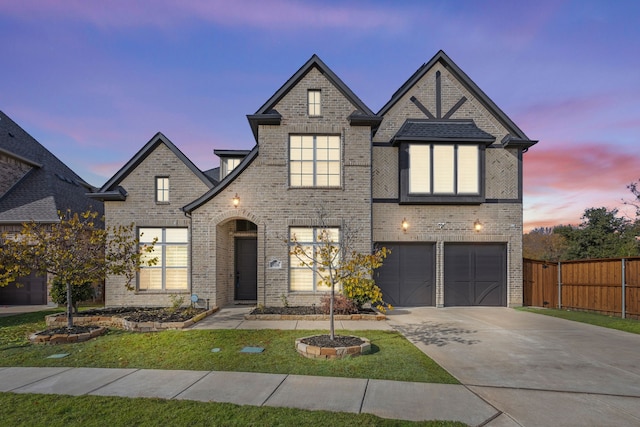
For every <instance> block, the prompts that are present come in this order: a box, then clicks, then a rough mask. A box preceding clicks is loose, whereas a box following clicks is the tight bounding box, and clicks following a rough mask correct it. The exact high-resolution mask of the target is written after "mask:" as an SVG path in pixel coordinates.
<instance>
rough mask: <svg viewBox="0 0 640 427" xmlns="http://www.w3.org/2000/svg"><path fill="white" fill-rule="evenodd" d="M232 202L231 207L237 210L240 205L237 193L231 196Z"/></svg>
mask: <svg viewBox="0 0 640 427" xmlns="http://www.w3.org/2000/svg"><path fill="white" fill-rule="evenodd" d="M231 200H232V202H233V207H234V208H237V207H238V205H239V204H240V196H238V193H236V195H235V196H233V199H231Z"/></svg>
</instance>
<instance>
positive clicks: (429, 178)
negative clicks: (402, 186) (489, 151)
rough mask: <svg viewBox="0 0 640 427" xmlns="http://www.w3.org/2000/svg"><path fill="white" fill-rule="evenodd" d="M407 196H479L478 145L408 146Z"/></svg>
mask: <svg viewBox="0 0 640 427" xmlns="http://www.w3.org/2000/svg"><path fill="white" fill-rule="evenodd" d="M409 194H410V195H422V194H426V195H471V196H476V195H479V194H480V149H479V147H478V145H475V144H471V145H466V144H465V145H462V144H460V145H458V144H409Z"/></svg>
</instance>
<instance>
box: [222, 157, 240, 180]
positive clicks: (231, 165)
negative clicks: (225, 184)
mask: <svg viewBox="0 0 640 427" xmlns="http://www.w3.org/2000/svg"><path fill="white" fill-rule="evenodd" d="M241 161H242V159H241V158H239V157H227V158H223V159H221V160H220V179H221V180H222V179H223V178H224V177H225V176H227V175H229V174H230V173H231V171H232V170H234V169H235V168H236V166H238V165H239V164H240V162H241Z"/></svg>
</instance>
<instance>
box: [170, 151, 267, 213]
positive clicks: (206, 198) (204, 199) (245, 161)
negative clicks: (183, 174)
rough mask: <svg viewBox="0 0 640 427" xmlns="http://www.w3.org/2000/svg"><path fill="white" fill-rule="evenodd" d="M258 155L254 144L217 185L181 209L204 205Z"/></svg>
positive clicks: (189, 209) (190, 209) (188, 209)
mask: <svg viewBox="0 0 640 427" xmlns="http://www.w3.org/2000/svg"><path fill="white" fill-rule="evenodd" d="M256 157H258V146H257V145H256V146H255V147H253V150H251V151H250V152H249V154H247V155H246V156H245V158H244V159H242V161H241V162H240V164H239V165H238V166H236V167H235V168H234V169H233V170H232V171H231V172H230V173H229V175H227V176H225V177H224V179H223V180H222V181H220V182H219V183H218V185H216V186H215V187H213V188H212V189H210V190H209V191H207V192H206V193H205V194H203V195H202V196H200V197H198V198H197V199H196V200H194V201H193V202H191V203H189V204H188V205H186V206H184V207H183V208H182V210H183V211H185V212H193V211H194V210H195V209H197V208H199V207H200V206H202V205H204V204H205V203H207V202H208V201H209V200H211V199H213V198H214V197H215V196H216V194H218V193H220V192H221V191H222V190H224V189H225V188H227V186H228V185H229V184H230V183H231V182H232V181H233V180H234V179H236V177H237V176H238V175H240V174H241V173H242V171H243V170H245V169H246V168H247V167H248V166H249V165H250V164H251V162H253V160H254V159H255V158H256Z"/></svg>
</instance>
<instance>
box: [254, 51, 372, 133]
mask: <svg viewBox="0 0 640 427" xmlns="http://www.w3.org/2000/svg"><path fill="white" fill-rule="evenodd" d="M313 68H317V69H318V70H319V71H320V72H321V73H322V74H323V75H324V76H325V77H326V78H327V80H329V81H330V82H331V83H332V84H333V85H334V86H335V87H336V88H337V89H338V90H339V91H340V92H341V93H342V94H343V95H344V96H345V98H347V99H348V100H349V102H351V103H352V104H353V105H354V106H355V108H356V109H355V110H354V112H353V113H352V114H351V115H350V116H349V121H350V123H351V124H352V125H354V126H369V125H371V123H375V125H377V124H379V123H380V121H381V120H382V118H380V117H377V116H376V115H375V114H374V113H373V111H371V110H370V109H369V107H367V106H366V105H365V103H364V102H362V100H360V98H358V96H356V94H355V93H353V91H352V90H351V89H349V87H348V86H347V85H346V84H344V82H343V81H342V80H340V78H339V77H338V76H337V75H336V74H335V73H334V72H333V71H331V69H330V68H329V67H327V65H326V64H325V63H324V62H322V60H321V59H320V58H319V57H318V55H316V54H313V56H311V58H309V60H308V61H307V62H306V63H305V64H304V65H303V66H302V67H300V69H299V70H298V71H296V73H295V74H294V75H293V76H291V78H289V80H287V81H286V82H285V84H284V85H282V87H280V89H278V90H277V91H276V93H274V94H273V96H271V98H269V99H268V100H267V102H265V103H264V104H263V105H262V107H260V108H259V109H258V111H256V113H255V114H251V115H248V116H247V119H249V124H250V125H251V130H252V131H253V136H254V137H255V139H256V141H257V140H258V125H261V124H265V125H267V124H270V125H278V124H280V120H281V119H282V116H281V115H280V113H278V112H277V111H276V110H274V108H275V106H276V105H277V104H278V102H279V101H280V100H281V99H282V98H283V97H284V96H285V95H286V94H287V93H288V92H289V91H290V90H291V88H292V87H294V86H295V85H297V84H298V82H299V81H300V80H301V79H302V78H303V77H304V76H306V75H307V73H308V72H309V71H310V70H311V69H313Z"/></svg>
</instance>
